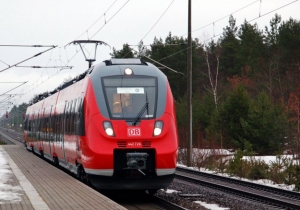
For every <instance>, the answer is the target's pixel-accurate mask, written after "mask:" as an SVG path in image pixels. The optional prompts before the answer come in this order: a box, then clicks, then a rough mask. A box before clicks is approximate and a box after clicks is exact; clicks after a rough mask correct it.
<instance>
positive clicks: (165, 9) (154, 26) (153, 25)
mask: <svg viewBox="0 0 300 210" xmlns="http://www.w3.org/2000/svg"><path fill="white" fill-rule="evenodd" d="M173 2H174V0H173V1H172V2H171V3H170V4H169V6H168V7H167V8H166V9H165V11H164V12H163V13H162V15H161V16H160V17H159V18H158V20H157V21H156V22H155V23H154V25H153V26H152V27H151V28H150V30H149V31H148V32H147V33H146V34H145V36H144V37H143V38H142V39H141V42H142V41H143V39H145V37H146V36H147V35H148V34H149V33H150V32H151V31H152V29H153V28H154V27H155V26H156V24H157V23H158V22H159V21H160V20H161V18H162V17H163V16H164V15H165V13H166V12H167V11H168V10H169V8H170V7H171V5H172V4H173ZM136 46H139V45H136ZM134 48H135V47H134ZM129 53H130V52H128V53H127V54H126V55H124V56H123V58H124V57H126V56H127V55H128V54H129Z"/></svg>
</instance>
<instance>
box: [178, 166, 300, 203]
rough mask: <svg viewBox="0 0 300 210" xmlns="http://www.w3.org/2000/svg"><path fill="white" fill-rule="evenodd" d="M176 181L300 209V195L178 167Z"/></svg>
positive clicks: (256, 200)
mask: <svg viewBox="0 0 300 210" xmlns="http://www.w3.org/2000/svg"><path fill="white" fill-rule="evenodd" d="M176 179H178V180H182V181H186V182H189V183H194V184H196V185H201V186H206V187H209V188H213V189H215V190H220V191H222V192H225V193H228V194H232V195H235V196H239V197H242V198H245V199H251V200H253V201H255V202H260V203H263V204H267V205H268V206H274V208H275V207H276V208H282V209H300V193H297V192H293V191H288V190H284V189H280V188H275V187H270V186H265V185H260V184H256V183H252V182H245V181H242V180H238V179H232V178H228V177H222V176H219V175H214V174H208V173H204V172H199V171H194V170H190V169H187V168H183V167H177V169H176Z"/></svg>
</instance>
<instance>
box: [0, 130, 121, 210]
mask: <svg viewBox="0 0 300 210" xmlns="http://www.w3.org/2000/svg"><path fill="white" fill-rule="evenodd" d="M3 135H5V134H3ZM15 209H17V210H23V209H24V210H25V209H26V210H27V209H28V210H31V209H36V210H44V209H51V210H59V209H61V210H68V209H70V210H71V209H74V210H75V209H78V210H83V209H91V210H92V209H111V210H115V209H120V210H123V209H125V208H124V207H122V206H120V205H118V204H117V203H115V202H114V201H112V200H110V199H108V198H107V197H105V196H104V195H102V194H100V193H99V192H97V191H95V190H94V189H92V188H90V187H88V186H86V185H85V184H83V183H81V182H80V181H78V180H76V179H75V178H73V177H72V176H70V175H68V174H66V173H65V172H63V171H62V170H60V169H58V168H56V167H54V166H53V165H51V164H49V163H48V162H46V161H44V160H42V159H41V158H39V157H37V156H35V155H34V154H32V153H30V152H28V151H27V150H26V149H25V148H24V146H22V145H21V144H19V145H2V146H1V145H0V210H15Z"/></svg>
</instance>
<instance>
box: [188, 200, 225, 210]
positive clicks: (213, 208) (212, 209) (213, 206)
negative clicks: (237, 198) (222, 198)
mask: <svg viewBox="0 0 300 210" xmlns="http://www.w3.org/2000/svg"><path fill="white" fill-rule="evenodd" d="M194 203H197V204H200V205H201V206H203V207H205V208H207V209H210V210H229V208H222V207H219V205H217V204H209V203H205V202H202V201H194Z"/></svg>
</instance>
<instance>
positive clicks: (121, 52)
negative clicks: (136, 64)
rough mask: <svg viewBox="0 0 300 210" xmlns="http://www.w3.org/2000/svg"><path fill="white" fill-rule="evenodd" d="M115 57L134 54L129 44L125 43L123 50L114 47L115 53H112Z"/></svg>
mask: <svg viewBox="0 0 300 210" xmlns="http://www.w3.org/2000/svg"><path fill="white" fill-rule="evenodd" d="M110 55H111V56H112V57H114V58H133V56H134V54H133V52H132V50H131V48H130V47H129V45H128V44H123V48H122V49H121V50H116V49H115V48H113V53H111V54H110Z"/></svg>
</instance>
